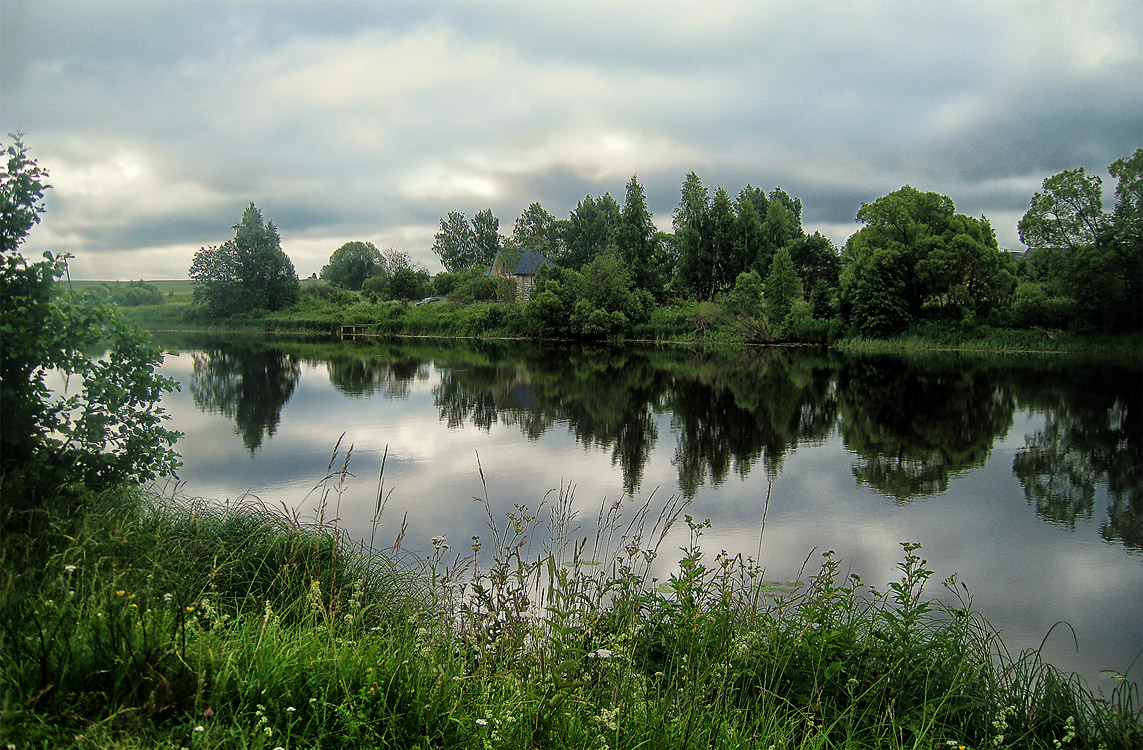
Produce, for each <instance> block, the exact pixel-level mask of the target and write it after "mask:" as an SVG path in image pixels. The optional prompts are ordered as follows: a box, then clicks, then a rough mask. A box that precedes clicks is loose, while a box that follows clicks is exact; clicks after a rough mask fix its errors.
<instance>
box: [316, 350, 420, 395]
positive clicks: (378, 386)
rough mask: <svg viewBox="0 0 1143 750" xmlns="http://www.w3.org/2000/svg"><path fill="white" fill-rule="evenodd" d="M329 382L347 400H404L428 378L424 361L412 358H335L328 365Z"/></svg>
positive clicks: (331, 358) (328, 361) (330, 359)
mask: <svg viewBox="0 0 1143 750" xmlns="http://www.w3.org/2000/svg"><path fill="white" fill-rule="evenodd" d="M326 369H327V370H328V371H329V382H330V383H332V384H333V387H334V388H336V389H337V390H339V391H341V392H342V393H344V394H345V395H347V396H352V397H354V398H361V397H368V396H372V395H373V394H375V393H381V394H382V395H384V396H385V397H386V398H404V397H406V396H408V395H409V385H410V384H411V383H412V382H413V380H416V379H422V378H424V377H426V376H427V373H426V371H425V369H424V364H423V363H422V361H421V360H419V359H415V358H409V357H401V358H397V359H391V360H385V359H381V358H379V357H364V356H359V357H355V356H333V357H330V358H329V359H328V360H327V361H326Z"/></svg>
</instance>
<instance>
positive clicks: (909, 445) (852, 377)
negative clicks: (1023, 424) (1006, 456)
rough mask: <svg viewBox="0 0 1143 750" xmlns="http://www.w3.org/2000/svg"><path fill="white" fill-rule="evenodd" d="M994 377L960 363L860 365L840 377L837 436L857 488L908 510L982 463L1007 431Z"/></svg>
mask: <svg viewBox="0 0 1143 750" xmlns="http://www.w3.org/2000/svg"><path fill="white" fill-rule="evenodd" d="M1005 380H1006V379H1001V373H1000V372H998V371H990V370H987V369H984V368H978V367H971V366H968V364H967V362H965V361H961V360H959V359H956V358H953V359H944V358H941V359H930V358H927V359H918V360H909V361H906V360H902V359H899V358H896V357H861V358H855V359H853V360H851V361H850V362H849V363H848V364H847V365H846V367H845V368H844V370H843V374H842V377H841V386H840V387H841V392H842V395H841V413H842V419H841V433H842V437H843V438H844V440H845V445H846V447H847V448H849V449H850V450H852V451H854V452H855V453H856V454H857V455H858V456H859V457H860V458H861V461H860V462H859V463H857V464H856V465H855V466H854V468H853V474H854V476H855V477H857V480H858V481H859V482H861V483H862V484H865V485H867V486H869V487H871V488H873V489H875V490H877V491H878V492H881V493H883V494H885V495H888V496H890V497H893V498H895V499H896V500H897V501H898V502H907V501H909V500H912V499H914V498H916V497H923V496H926V495H935V494H938V493H941V492H944V491H945V490H946V489H948V485H949V478H950V477H951V476H953V475H955V474H958V473H960V472H964V471H966V470H968V469H972V468H975V467H977V466H980V465H982V464H983V463H984V461H985V459H986V458H988V454H989V452H990V451H991V449H992V444H993V442H994V441H995V440H996V438H997V437H999V436H1001V435H1004V434H1005V433H1006V432H1007V431H1008V429H1009V428H1010V427H1011V426H1012V411H1013V405H1012V397H1011V395H1010V394H1009V392H1008V390H1007V388H1005V387H1004V385H1003V383H1004V381H1005Z"/></svg>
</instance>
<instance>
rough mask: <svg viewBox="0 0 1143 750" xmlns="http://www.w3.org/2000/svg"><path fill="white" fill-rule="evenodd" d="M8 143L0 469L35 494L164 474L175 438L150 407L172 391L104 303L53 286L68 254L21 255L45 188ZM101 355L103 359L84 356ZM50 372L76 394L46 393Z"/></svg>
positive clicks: (0, 232)
mask: <svg viewBox="0 0 1143 750" xmlns="http://www.w3.org/2000/svg"><path fill="white" fill-rule="evenodd" d="M13 139H14V143H13V144H12V145H11V146H9V147H8V148H7V150H6V153H7V155H8V160H7V164H6V169H5V171H4V172H3V174H0V210H2V216H3V223H2V225H0V362H2V364H0V368H2V370H0V468H2V469H3V470H4V471H7V470H9V469H16V468H18V469H22V470H25V471H29V472H30V473H29V476H31V475H38V476H39V477H40V481H42V482H43V483H44V484H45V485H46V484H49V483H52V482H58V481H65V480H66V479H69V478H76V479H79V480H80V481H84V482H88V483H90V484H92V485H103V484H110V483H113V482H116V481H119V480H122V479H142V480H146V479H151V478H154V477H155V476H161V475H166V474H170V473H172V472H173V471H174V469H175V468H176V467H177V466H178V456H177V455H176V454H175V453H174V451H172V450H171V449H170V446H171V445H172V444H173V443H174V442H175V440H176V439H177V438H178V436H179V433H177V432H175V431H173V430H168V429H167V428H166V427H164V426H163V424H164V419H165V416H166V415H165V414H164V412H163V410H162V409H161V408H160V407H159V406H158V402H159V398H160V397H161V395H162V394H163V393H164V392H170V391H172V390H174V389H175V388H177V384H176V383H175V382H174V381H172V380H170V379H168V378H164V377H162V376H160V375H158V374H157V373H156V372H155V367H156V365H158V363H159V362H161V361H162V354H161V352H159V350H157V349H155V348H154V347H152V346H151V345H150V344H149V343H148V342H147V340H146V339H145V338H144V337H143V336H142V334H140V333H139V332H138V331H136V330H134V329H132V328H130V327H128V326H127V324H126V323H124V322H123V319H122V318H121V317H120V316H119V313H118V310H117V309H116V308H115V307H114V306H113V305H112V304H111V303H110V302H108V301H106V300H105V299H102V298H101V296H100V295H92V294H86V295H79V294H73V293H70V292H67V291H64V290H61V289H60V287H59V284H58V283H57V282H58V280H59V279H60V278H61V277H62V276H63V275H64V273H65V272H66V269H67V257H68V256H59V257H56V256H53V255H52V254H51V253H45V259H44V260H42V261H36V262H30V261H28V260H27V259H25V258H24V257H23V256H22V255H20V253H19V246H20V245H21V244H22V243H23V241H24V239H25V237H26V236H27V233H28V232H29V231H30V230H31V228H32V227H33V226H34V225H35V224H36V223H38V222H39V214H40V213H41V212H42V211H43V206H42V204H41V200H42V198H43V193H44V190H45V189H46V188H47V187H48V186H47V185H46V184H44V182H43V180H44V178H46V177H47V172H46V171H44V170H42V169H40V167H39V166H38V165H37V164H36V163H35V162H34V161H32V160H30V159H29V158H28V157H27V153H26V149H25V147H24V144H23V143H22V141H21V139H20V137H19V136H13ZM104 346H105V347H106V348H107V351H108V353H107V355H106V356H105V357H104V358H102V359H98V360H93V359H91V358H90V357H89V356H88V352H90V351H91V350H92V349H93V348H96V347H100V348H102V347H104ZM53 371H54V372H55V373H59V374H61V375H64V376H76V377H74V378H71V377H68V381H69V382H78V383H79V387H78V389H76V390H72V391H70V392H69V391H67V390H65V391H64V392H62V393H60V392H54V391H53V390H52V389H51V388H50V387H49V386H48V384H47V377H48V375H49V373H52V372H53ZM22 499H23V500H27V497H26V496H25V497H23V498H22Z"/></svg>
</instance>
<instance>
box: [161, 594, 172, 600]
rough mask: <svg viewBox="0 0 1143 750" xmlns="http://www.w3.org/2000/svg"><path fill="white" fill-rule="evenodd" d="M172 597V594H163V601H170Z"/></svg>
mask: <svg viewBox="0 0 1143 750" xmlns="http://www.w3.org/2000/svg"><path fill="white" fill-rule="evenodd" d="M174 598H175V597H174V594H163V601H165V602H170V601H171V599H174Z"/></svg>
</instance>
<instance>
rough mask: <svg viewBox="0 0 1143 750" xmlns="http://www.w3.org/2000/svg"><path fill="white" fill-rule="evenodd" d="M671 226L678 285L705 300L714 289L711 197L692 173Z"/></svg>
mask: <svg viewBox="0 0 1143 750" xmlns="http://www.w3.org/2000/svg"><path fill="white" fill-rule="evenodd" d="M681 192H682V195H681V197H680V198H679V205H678V207H676V208H675V212H674V217H673V220H672V223H673V225H674V228H675V238H676V243H677V244H678V248H679V265H678V268H679V273H678V280H679V285H680V286H681V287H682V288H683V289H685V290H687V291H689V292H690V293H691V294H694V295H695V296H696V297H702V298H704V299H705V298H706V295H708V294H709V293H710V290H711V289H713V287H714V250H713V248H712V247H711V238H710V229H709V224H710V195H709V194H708V193H707V189H706V187H705V186H704V185H703V184H702V180H701V179H700V178H699V176H698V175H697V174H695V173H694V172H691V173H689V174H688V175H687V176H686V178H685V179H684V180H683V186H682V191H681Z"/></svg>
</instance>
